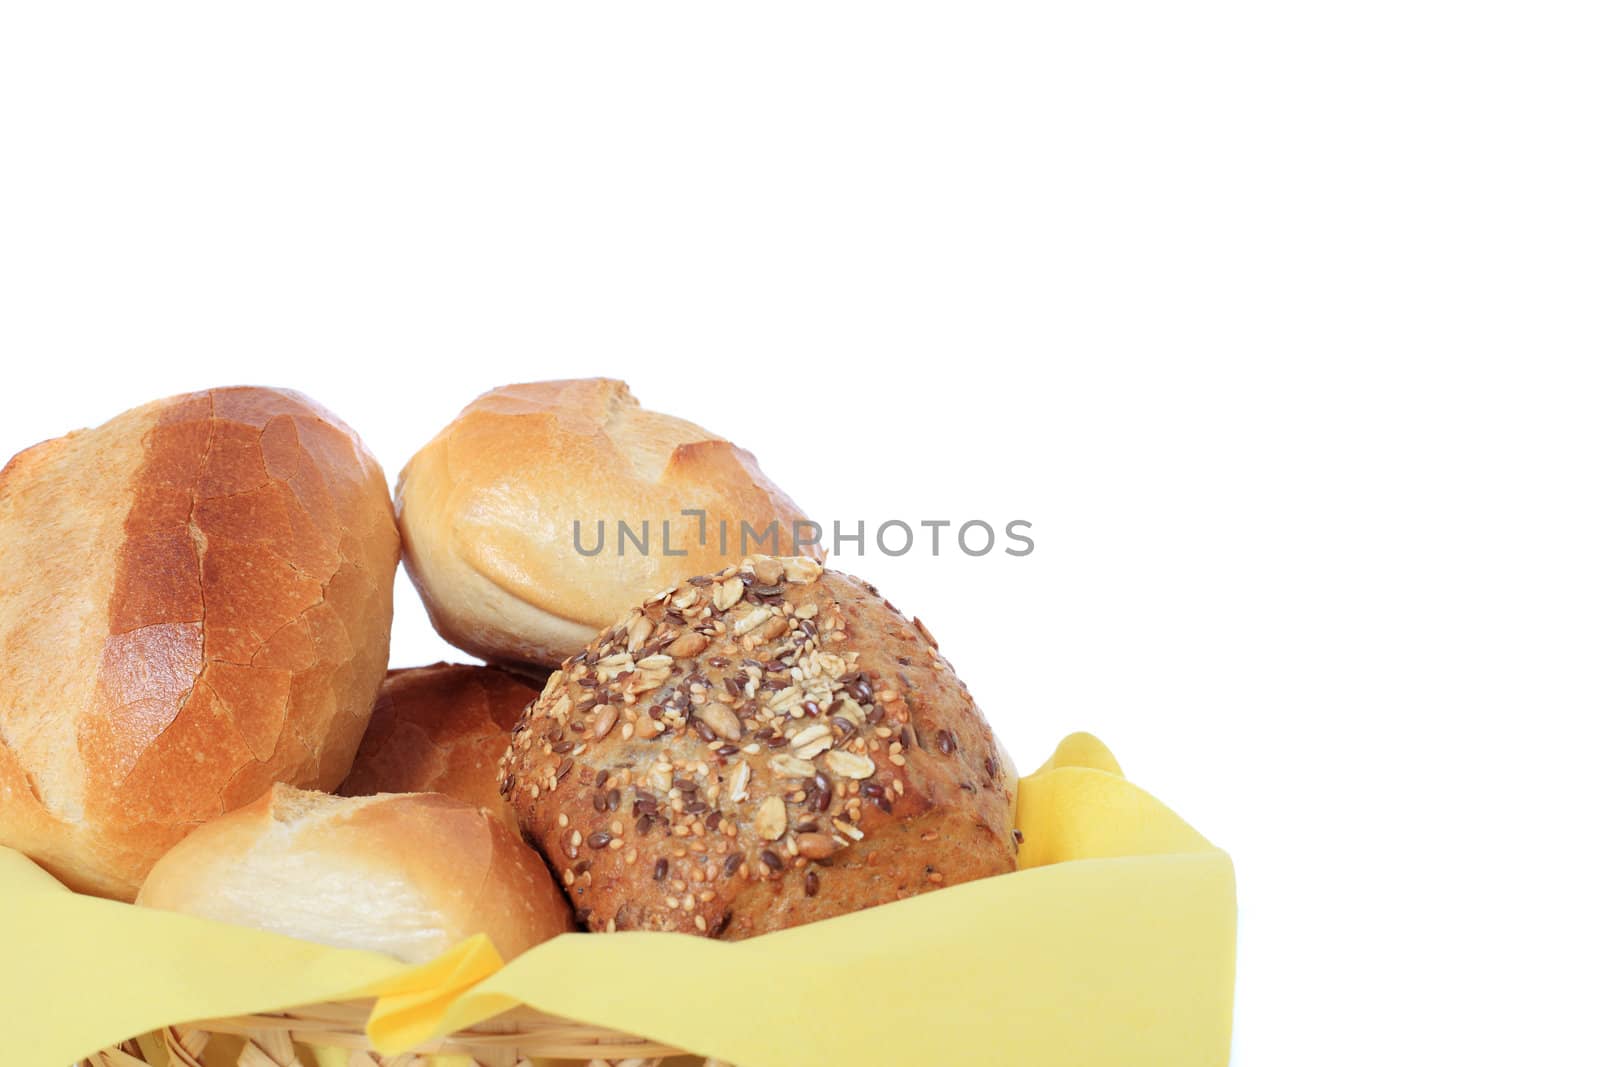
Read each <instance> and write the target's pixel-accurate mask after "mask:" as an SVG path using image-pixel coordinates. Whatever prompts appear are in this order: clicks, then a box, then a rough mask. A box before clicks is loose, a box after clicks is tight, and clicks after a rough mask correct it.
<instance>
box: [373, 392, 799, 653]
mask: <svg viewBox="0 0 1600 1067" xmlns="http://www.w3.org/2000/svg"><path fill="white" fill-rule="evenodd" d="M396 500H397V502H398V507H399V516H400V527H401V533H402V536H403V538H404V542H405V560H406V569H407V571H408V573H409V574H410V575H411V578H412V580H413V581H414V582H415V583H416V585H417V589H418V590H419V591H420V592H421V594H422V598H423V601H424V602H425V603H426V605H427V607H428V613H429V616H430V617H431V618H432V620H433V624H434V626H435V628H437V629H438V631H439V632H440V633H441V634H442V635H444V637H445V638H446V639H447V640H449V641H450V642H452V643H453V644H455V645H457V646H459V647H460V648H463V649H466V650H467V651H468V652H472V653H474V654H475V655H479V656H482V657H484V658H486V659H490V660H510V661H521V662H528V663H539V664H544V665H554V664H557V663H559V662H560V661H561V660H562V659H563V658H565V657H566V656H569V655H572V654H574V653H576V652H577V651H579V650H580V649H581V648H582V647H583V646H584V644H585V643H586V642H587V641H588V640H589V639H590V638H592V637H593V636H594V635H595V633H596V632H597V631H598V630H599V629H600V628H601V627H603V626H606V625H608V624H609V623H610V622H611V621H612V620H613V619H616V618H618V617H619V616H621V615H622V614H624V613H625V612H626V611H627V610H628V609H629V607H631V606H633V605H634V604H636V603H638V601H640V600H641V599H643V598H644V597H646V596H649V595H650V594H651V593H653V592H655V591H656V590H658V589H661V588H664V587H666V586H670V585H672V584H673V583H675V582H677V581H679V580H680V579H683V578H687V577H689V576H690V575H694V574H701V573H706V572H709V571H714V570H717V569H718V568H720V567H722V566H724V565H726V564H727V563H729V562H737V561H738V559H739V558H740V557H741V555H742V552H741V549H740V547H739V543H738V542H739V533H740V528H741V527H740V524H741V522H749V523H750V524H751V526H752V528H754V529H757V530H761V531H765V530H767V528H768V526H769V524H771V523H773V522H776V523H777V527H778V530H777V537H778V543H777V547H776V548H774V546H773V544H772V542H771V541H770V540H769V541H768V542H767V543H766V544H765V545H763V547H762V550H763V551H778V552H784V553H792V552H793V551H795V547H794V536H793V535H794V529H795V523H796V522H797V521H803V520H804V516H803V514H802V513H801V512H800V509H799V508H797V507H796V506H795V504H794V502H793V501H791V500H790V499H789V498H788V497H787V496H785V495H784V494H783V492H782V491H781V490H779V489H778V487H777V486H775V485H773V484H772V483H771V482H770V481H768V480H767V478H766V476H765V475H764V474H762V472H761V469H760V467H759V466H757V464H756V461H755V457H754V456H752V455H750V453H748V452H746V451H744V450H743V449H741V448H738V447H737V446H735V445H733V444H731V443H730V442H728V441H725V440H723V439H722V438H720V437H717V436H716V435H714V434H711V433H709V432H707V431H706V430H704V429H701V428H700V427H699V426H696V425H694V424H693V423H690V422H686V421H684V420H682V419H678V418H674V417H672V416H670V415H663V414H660V413H657V412H653V411H646V410H644V409H642V408H641V407H640V406H639V403H638V401H636V400H635V399H634V398H633V396H632V395H631V394H630V393H629V392H628V387H627V386H626V385H624V384H623V383H622V382H618V381H610V380H607V379H588V380H580V381H561V382H539V383H534V384H527V385H508V386H505V387H503V388H500V389H496V390H494V391H493V392H490V393H486V394H485V395H483V396H481V397H479V398H478V399H477V400H475V401H473V402H472V404H470V405H469V406H468V407H467V408H466V410H465V411H463V412H462V413H461V414H460V415H459V416H458V417H457V418H456V420H455V421H454V422H452V423H451V424H450V425H449V426H446V427H445V428H444V430H443V431H442V432H441V433H440V434H439V435H438V436H437V437H435V438H434V439H433V441H431V442H430V443H429V444H428V445H427V446H425V447H424V448H423V449H422V451H420V452H418V453H417V455H416V456H414V457H413V458H412V460H411V462H410V463H409V464H408V465H407V466H406V468H405V470H403V471H402V472H401V474H400V480H399V484H398V487H397V489H396ZM685 509H703V510H704V511H705V512H706V518H705V522H706V524H707V525H706V531H707V537H706V538H705V543H703V544H702V543H701V542H700V538H699V532H700V525H699V520H698V519H696V518H692V517H686V516H684V515H683V514H682V512H683V511H684V510H685ZM619 520H622V521H626V522H627V523H629V524H630V526H631V527H632V528H633V529H634V530H635V531H637V530H638V528H639V524H640V523H641V522H642V521H643V520H648V521H649V522H650V526H651V544H650V551H649V552H648V554H644V553H640V552H639V551H637V550H635V549H634V548H633V546H632V545H631V544H630V546H629V548H628V551H627V553H626V554H625V555H621V556H619V555H618V554H617V551H616V547H617V544H616V539H617V536H618V535H617V530H616V527H615V523H616V522H617V521H619ZM665 520H670V522H671V524H672V545H671V549H672V551H673V553H675V554H673V555H667V554H666V552H665V551H664V550H663V549H664V547H665V546H664V545H663V543H662V533H661V528H660V523H661V522H663V521H665ZM723 521H727V522H728V523H730V524H731V525H730V527H729V529H730V531H731V534H730V545H729V547H728V549H727V551H726V552H724V550H723V547H722V544H721V541H720V537H719V533H718V531H719V530H720V529H721V527H720V525H719V524H720V523H721V522H723ZM574 522H579V523H582V524H583V527H582V528H583V530H584V531H585V533H584V543H585V545H586V546H589V547H592V546H593V544H594V542H595V538H596V536H597V534H596V530H597V524H598V523H600V522H604V523H605V524H606V526H607V529H608V540H607V544H606V550H605V551H604V552H602V553H601V554H599V555H597V556H585V555H583V554H581V553H579V552H578V551H577V549H576V548H575V547H574V544H573V523H574ZM808 551H812V550H809V549H808ZM680 552H681V553H682V554H681V555H679V554H676V553H680Z"/></svg>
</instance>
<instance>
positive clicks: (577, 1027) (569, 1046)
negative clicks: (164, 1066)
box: [76, 1001, 726, 1067]
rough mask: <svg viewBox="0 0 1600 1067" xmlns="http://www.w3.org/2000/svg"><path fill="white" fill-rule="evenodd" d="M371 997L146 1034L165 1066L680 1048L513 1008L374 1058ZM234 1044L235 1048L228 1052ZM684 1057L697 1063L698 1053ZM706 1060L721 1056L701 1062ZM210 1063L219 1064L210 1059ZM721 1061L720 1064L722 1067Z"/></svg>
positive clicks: (121, 1066) (123, 1055) (135, 1059)
mask: <svg viewBox="0 0 1600 1067" xmlns="http://www.w3.org/2000/svg"><path fill="white" fill-rule="evenodd" d="M371 1009H372V1002H371V1001H357V1002H351V1003H344V1004H319V1005H315V1006H312V1007H304V1008H296V1009H295V1010H293V1011H286V1012H276V1013H273V1014H270V1015H242V1016H237V1017H235V1018H231V1019H210V1020H207V1021H205V1022H203V1023H196V1024H194V1025H191V1026H180V1027H168V1028H167V1029H165V1030H162V1031H161V1032H160V1033H159V1034H154V1035H150V1036H149V1037H147V1038H145V1041H146V1043H147V1047H148V1043H149V1042H152V1041H154V1042H156V1043H157V1045H158V1047H161V1048H164V1049H165V1050H166V1052H167V1055H168V1057H169V1060H170V1064H171V1067H208V1065H207V1064H206V1063H205V1061H204V1060H203V1059H202V1055H203V1053H204V1052H205V1050H206V1048H207V1046H209V1045H212V1044H213V1042H225V1043H227V1044H228V1045H229V1046H231V1048H230V1051H229V1054H228V1055H226V1057H225V1059H224V1061H223V1062H225V1063H227V1064H229V1065H230V1067H231V1065H232V1064H234V1063H237V1064H238V1067H315V1061H314V1060H313V1059H312V1058H311V1056H310V1054H309V1053H308V1052H306V1051H305V1048H304V1046H307V1045H320V1046H324V1047H331V1048H344V1049H350V1050H351V1056H350V1061H349V1067H423V1065H424V1064H425V1063H426V1062H427V1057H428V1056H429V1055H430V1054H447V1055H456V1056H463V1055H464V1056H470V1057H472V1060H473V1061H474V1062H475V1063H476V1064H478V1065H479V1067H529V1064H530V1061H532V1060H536V1059H556V1060H576V1061H580V1062H584V1061H586V1062H588V1063H590V1064H616V1065H626V1067H647V1065H654V1064H658V1063H660V1058H661V1057H665V1056H679V1055H682V1053H681V1052H680V1051H679V1050H678V1049H675V1048H673V1047H671V1046H670V1045H663V1044H661V1043H659V1042H655V1041H650V1040H648V1039H646V1038H642V1037H634V1036H632V1035H629V1034H621V1033H618V1032H616V1031H615V1030H607V1029H605V1028H603V1027H596V1026H587V1025H584V1024H582V1023H575V1022H572V1021H571V1020H568V1019H562V1018H560V1017H559V1016H554V1015H546V1014H544V1013H542V1012H537V1011H534V1010H532V1009H531V1008H519V1009H517V1010H515V1011H510V1012H507V1013H505V1014H504V1015H499V1016H496V1017H495V1018H493V1019H489V1020H487V1021H485V1022H482V1023H479V1024H478V1025H477V1026H474V1027H471V1028H469V1029H466V1030H461V1031H458V1032H456V1033H454V1034H451V1035H450V1036H449V1037H446V1038H442V1039H440V1040H438V1041H434V1042H431V1043H430V1044H428V1045H425V1046H423V1047H421V1048H418V1049H416V1050H414V1051H412V1052H407V1053H404V1054H402V1055H399V1056H387V1057H385V1056H379V1055H378V1054H377V1053H375V1052H373V1051H372V1048H371V1045H369V1044H368V1042H367V1036H366V1032H365V1027H366V1023H367V1016H368V1015H369V1014H370V1012H371ZM233 1048H236V1049H237V1050H238V1051H237V1053H234V1052H233V1051H232V1049H233ZM689 1062H692V1063H699V1062H701V1061H700V1060H699V1059H698V1058H696V1059H693V1060H691V1061H689ZM704 1062H705V1063H706V1064H707V1065H716V1064H717V1063H718V1062H719V1061H716V1060H706V1061H704ZM150 1063H151V1060H149V1059H147V1058H146V1055H145V1052H144V1051H143V1050H142V1049H141V1047H140V1044H139V1042H135V1041H129V1042H125V1043H124V1044H122V1045H119V1046H117V1047H116V1048H109V1049H104V1050H102V1051H100V1052H97V1053H95V1054H94V1055H92V1056H90V1057H89V1058H88V1059H86V1060H83V1061H82V1062H81V1063H79V1064H77V1065H76V1067H150ZM209 1067H217V1065H216V1064H215V1063H212V1064H210V1065H209ZM724 1067H726V1065H724Z"/></svg>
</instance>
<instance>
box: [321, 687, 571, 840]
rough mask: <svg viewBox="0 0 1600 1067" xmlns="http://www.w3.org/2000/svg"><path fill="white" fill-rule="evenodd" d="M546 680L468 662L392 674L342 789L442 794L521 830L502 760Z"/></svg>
mask: <svg viewBox="0 0 1600 1067" xmlns="http://www.w3.org/2000/svg"><path fill="white" fill-rule="evenodd" d="M543 684H544V678H543V676H542V675H541V676H540V677H539V678H537V680H536V679H534V678H532V677H523V676H519V675H515V674H512V673H510V672H509V671H503V670H500V669H498V668H495V667H473V666H469V665H467V664H464V663H435V664H434V665H433V666H431V667H407V668H404V669H402V670H394V671H390V672H389V676H388V677H387V678H385V679H384V681H383V688H382V689H381V690H380V691H379V693H378V703H377V706H376V707H374V708H373V711H372V722H371V723H370V724H368V726H367V735H366V736H365V737H363V738H362V739H361V748H360V750H359V751H357V752H356V762H355V765H354V766H353V767H351V768H350V776H349V777H348V778H346V779H345V780H344V785H342V786H340V787H339V792H340V793H342V794H344V795H345V796H348V797H362V796H371V795H373V794H374V793H443V794H445V795H446V796H452V797H455V798H456V799H457V800H464V801H466V802H467V803H469V804H474V805H476V806H478V807H480V808H486V809H488V810H490V811H493V812H495V813H496V814H498V815H500V816H501V817H502V818H504V819H505V820H506V824H507V825H508V826H511V827H512V828H515V827H516V822H517V820H516V815H515V814H514V813H513V812H512V811H511V806H510V805H509V804H507V803H506V802H505V799H504V798H503V797H502V796H501V795H500V771H499V765H500V757H502V756H504V755H505V753H506V747H507V746H508V745H510V743H511V730H512V728H513V727H515V726H516V725H517V720H518V719H520V718H522V712H523V709H525V708H526V707H527V706H528V705H529V704H531V703H533V702H534V701H535V700H537V699H538V697H539V687H540V686H542V685H543Z"/></svg>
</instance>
